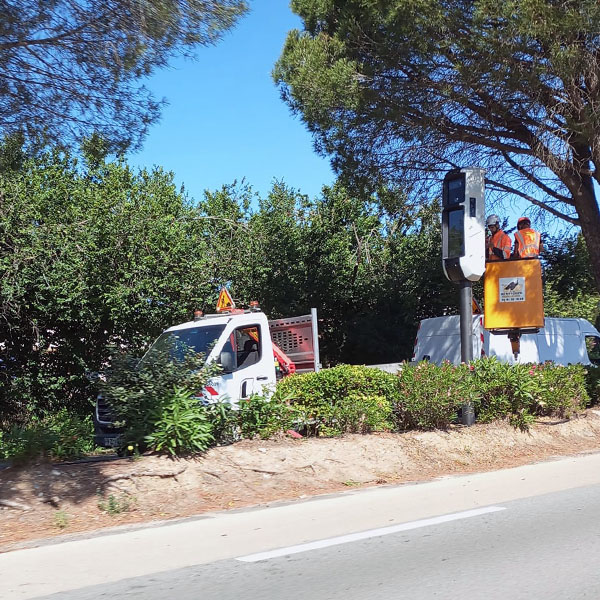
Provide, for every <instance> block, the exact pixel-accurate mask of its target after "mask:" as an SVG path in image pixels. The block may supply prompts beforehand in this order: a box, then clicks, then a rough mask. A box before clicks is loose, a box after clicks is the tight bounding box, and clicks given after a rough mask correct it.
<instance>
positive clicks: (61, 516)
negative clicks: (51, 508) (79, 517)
mask: <svg viewBox="0 0 600 600" xmlns="http://www.w3.org/2000/svg"><path fill="white" fill-rule="evenodd" d="M52 524H53V525H54V527H56V528H57V529H66V528H67V527H68V526H69V515H68V514H67V513H66V512H65V511H64V510H57V511H56V512H55V513H54V517H53V518H52Z"/></svg>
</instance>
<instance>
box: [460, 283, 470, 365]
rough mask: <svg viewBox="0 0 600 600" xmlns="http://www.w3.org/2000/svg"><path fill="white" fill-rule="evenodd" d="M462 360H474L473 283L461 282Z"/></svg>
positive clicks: (465, 361)
mask: <svg viewBox="0 0 600 600" xmlns="http://www.w3.org/2000/svg"><path fill="white" fill-rule="evenodd" d="M459 285H460V360H461V361H462V362H464V363H469V362H471V361H472V360H473V284H472V283H471V282H470V281H468V280H463V281H461V282H460V284H459Z"/></svg>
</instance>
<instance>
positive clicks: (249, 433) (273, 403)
mask: <svg viewBox="0 0 600 600" xmlns="http://www.w3.org/2000/svg"><path fill="white" fill-rule="evenodd" d="M237 416H238V420H239V430H240V433H241V435H242V437H245V438H253V437H255V436H259V437H261V438H269V437H272V436H273V435H275V434H277V433H282V432H283V431H286V430H288V429H290V428H291V427H293V424H294V423H293V412H292V409H291V408H290V406H289V404H288V403H287V402H285V401H282V400H281V399H280V398H279V397H277V398H272V399H269V398H265V397H264V396H259V395H253V396H250V397H249V398H248V399H247V400H240V402H239V411H238V415H237Z"/></svg>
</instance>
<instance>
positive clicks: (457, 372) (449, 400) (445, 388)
mask: <svg viewBox="0 0 600 600" xmlns="http://www.w3.org/2000/svg"><path fill="white" fill-rule="evenodd" d="M469 383H470V382H469V381H468V368H467V367H466V365H461V366H460V367H456V366H455V365H452V364H450V363H444V364H443V365H442V366H441V367H438V366H437V365H434V364H433V363H429V362H420V363H418V364H416V365H405V366H404V367H403V369H402V371H401V372H400V374H399V377H398V388H399V397H398V400H397V401H396V402H395V403H394V411H393V417H394V425H395V428H396V429H397V430H398V431H404V430H408V429H444V428H446V427H448V425H450V423H451V422H452V421H455V420H456V416H457V412H458V409H459V408H460V406H461V405H462V404H463V403H465V402H467V401H470V400H472V399H473V389H472V386H471V385H469Z"/></svg>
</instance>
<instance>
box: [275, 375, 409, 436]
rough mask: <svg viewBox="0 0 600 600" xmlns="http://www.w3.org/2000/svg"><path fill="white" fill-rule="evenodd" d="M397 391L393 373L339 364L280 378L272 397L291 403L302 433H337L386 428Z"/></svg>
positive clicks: (389, 425) (294, 416)
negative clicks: (281, 379) (329, 367)
mask: <svg viewBox="0 0 600 600" xmlns="http://www.w3.org/2000/svg"><path fill="white" fill-rule="evenodd" d="M398 393H399V390H398V385H397V378H396V376H395V375H392V374H390V373H386V372H384V371H380V370H379V369H370V368H368V367H363V366H349V365H340V366H338V367H334V368H332V369H324V370H322V371H320V372H319V373H305V374H302V375H293V376H292V377H288V378H287V379H284V380H283V381H280V382H279V384H278V385H277V389H276V390H275V395H274V397H273V399H274V400H275V401H276V402H287V403H289V404H290V405H291V407H292V410H293V419H294V421H295V423H296V427H299V428H301V429H302V430H303V431H304V432H305V433H308V434H314V435H319V434H326V435H337V434H340V433H350V432H355V431H356V432H358V431H360V432H361V433H367V432H369V431H377V430H386V429H390V427H391V424H390V422H389V417H390V412H391V406H392V405H393V404H394V402H395V401H396V400H397V399H398Z"/></svg>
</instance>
